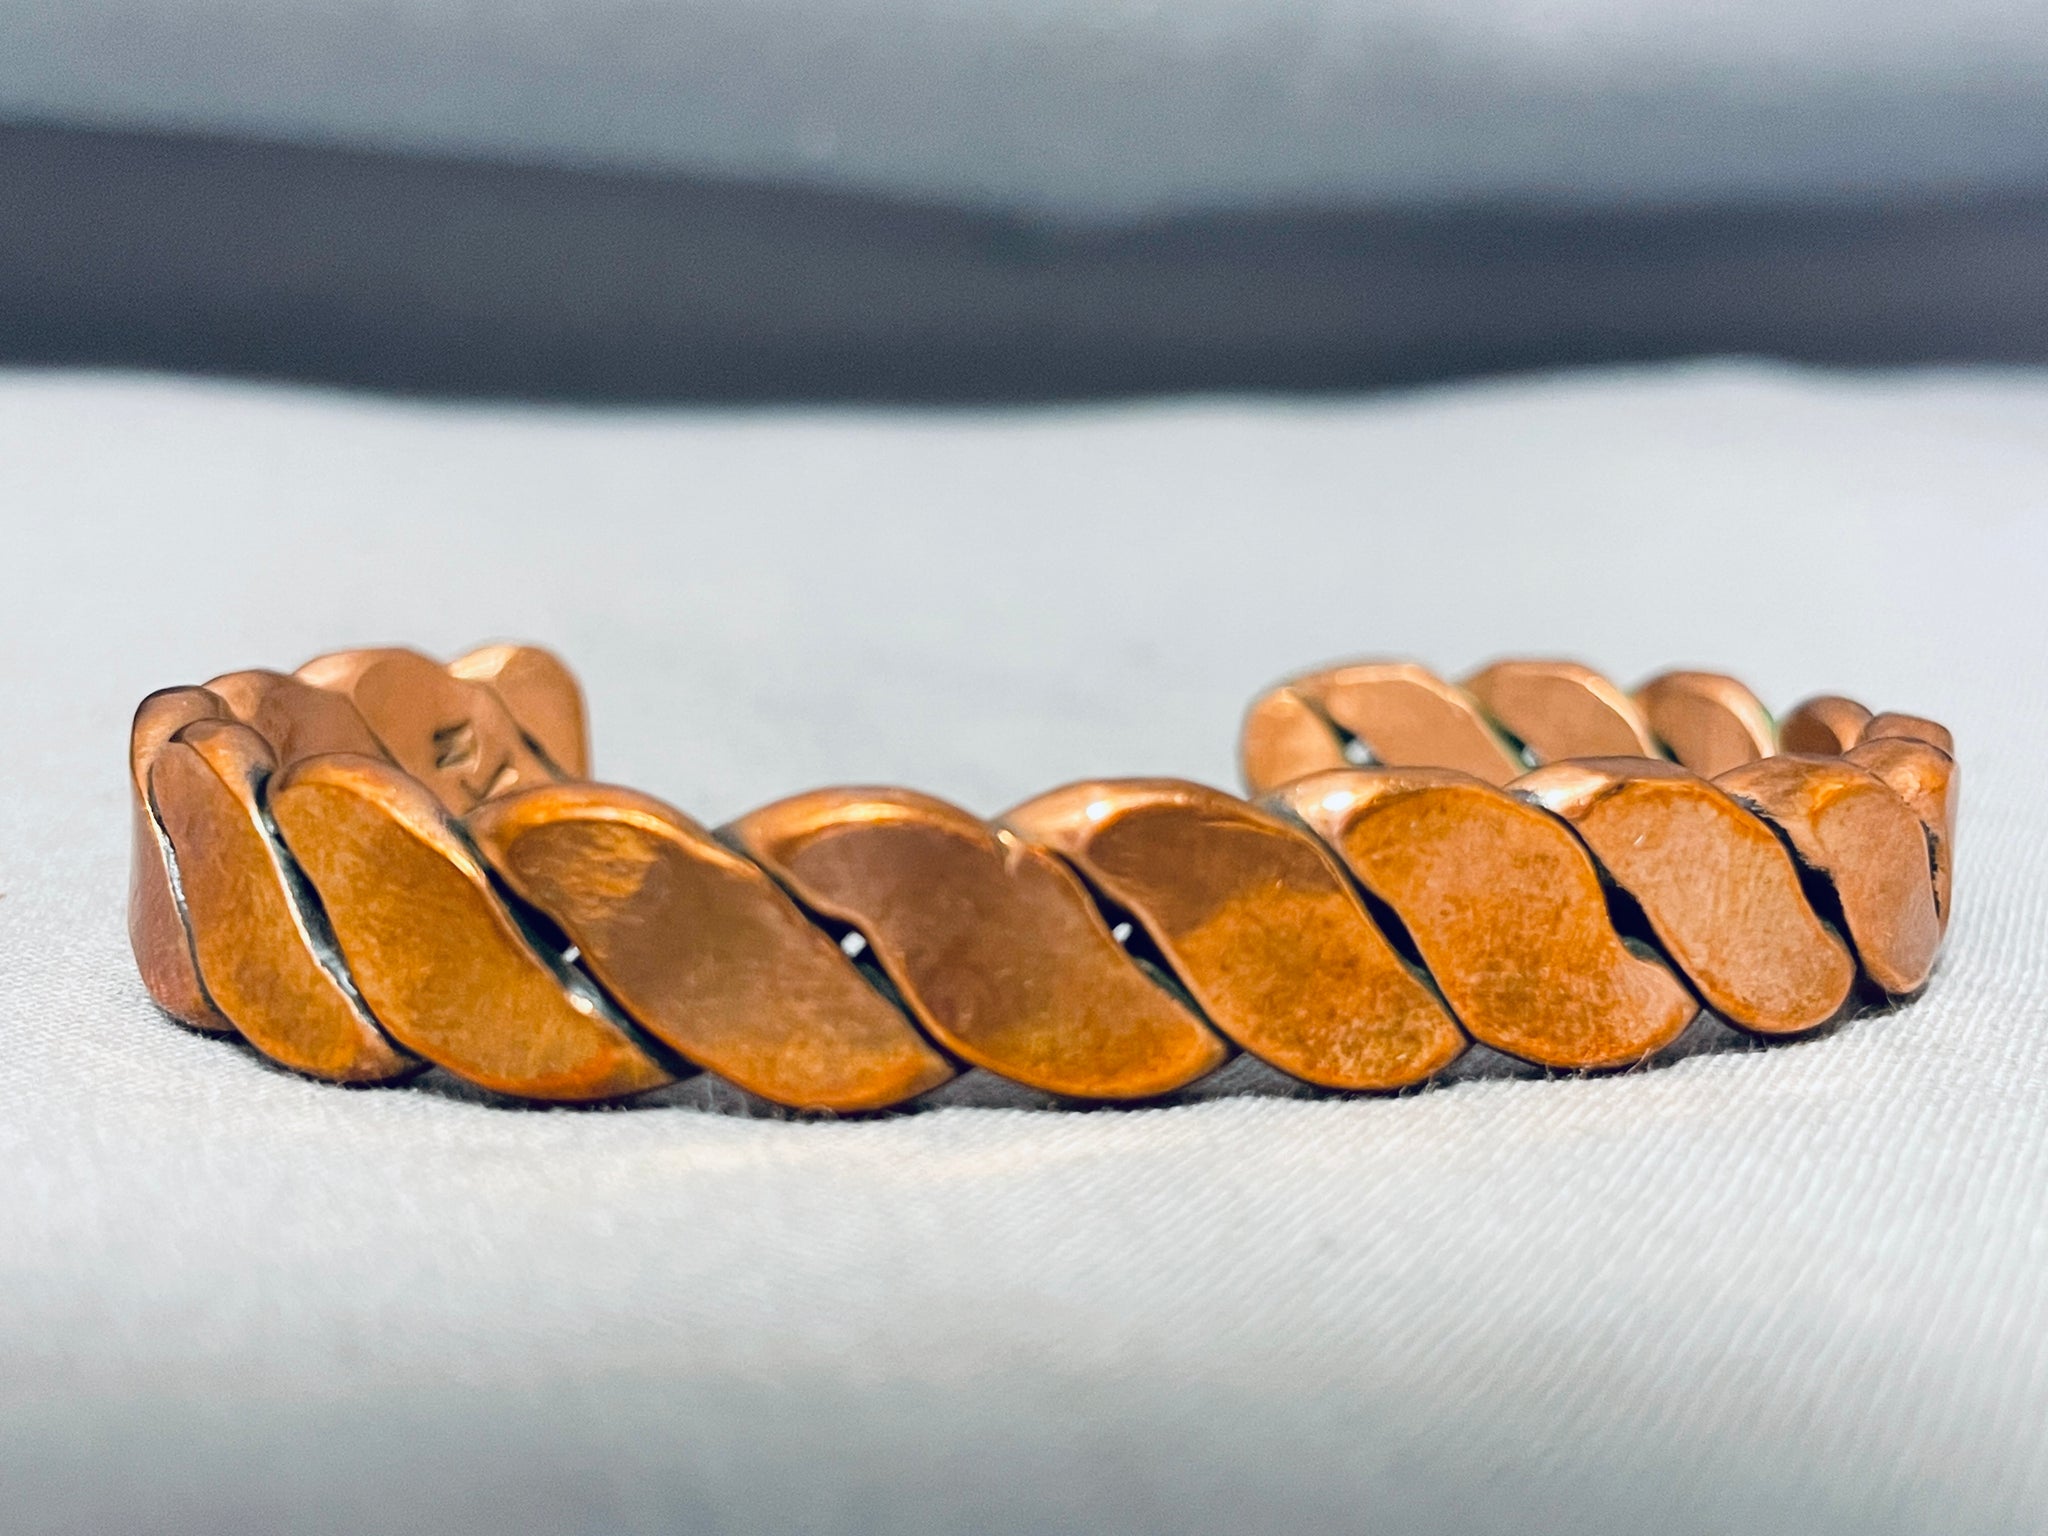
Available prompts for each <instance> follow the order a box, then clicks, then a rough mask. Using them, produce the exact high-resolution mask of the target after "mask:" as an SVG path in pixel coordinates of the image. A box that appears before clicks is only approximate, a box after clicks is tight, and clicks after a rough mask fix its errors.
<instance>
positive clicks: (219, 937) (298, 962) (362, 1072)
mask: <svg viewBox="0 0 2048 1536" xmlns="http://www.w3.org/2000/svg"><path fill="white" fill-rule="evenodd" d="M274 762H275V759H274V758H273V756H272V754H271V751H270V748H269V746H268V745H267V744H266V743H265V742H264V740H263V738H262V737H261V736H258V735H257V734H256V733H255V732H254V731H253V730H251V729H250V728H249V727H248V726H246V725H242V724H239V723H238V722H234V721H228V720H200V721H195V722H194V723H193V724H191V725H188V726H186V727H185V728H184V729H183V730H181V731H180V732H179V733H178V734H177V736H175V737H174V738H173V739H172V740H171V741H169V742H167V743H166V744H165V745H164V747H163V749H162V750H161V751H160V752H158V753H157V757H156V762H155V764H154V765H153V766H152V767H151V769H150V776H149V782H150V793H151V795H152V797H153V798H154V799H155V802H156V806H157V811H158V814H159V815H160V816H161V817H162V819H163V825H164V830H165V831H166V832H168V833H169V834H170V837H171V841H172V843H173V844H174V845H175V846H176V847H178V848H180V849H182V850H184V851H183V853H182V854H181V856H180V859H179V863H178V873H179V878H180V882H181V885H182V888H183V892H184V897H185V911H186V915H187V918H188V920H189V921H190V923H191V928H192V940H193V947H194V951H195V953H196V954H197V956H198V960H199V971H200V975H201V976H203V977H204V978H205V981H206V990H207V992H208V993H209V994H210V995H211V996H212V998H213V1000H214V1002H215V1003H216V1004H218V1006H219V1007H220V1010H221V1012H222V1013H224V1014H226V1015H227V1017H228V1018H229V1019H230V1020H231V1021H232V1022H233V1023H234V1026H235V1028H236V1029H238V1030H240V1031H241V1033H242V1036H243V1038H245V1039H246V1040H248V1042H249V1043H250V1044H251V1045H253V1046H255V1047H256V1048H257V1049H258V1050H260V1051H262V1052H263V1053H264V1054H265V1055H266V1056H269V1057H270V1058H271V1059H272V1060H274V1061H279V1062H282V1063H283V1064H284V1065H285V1066H288V1067H291V1068H293V1069H294V1070H296V1071H300V1072H305V1073H309V1074H311V1075H312V1076H314V1077H324V1078H329V1079H331V1080H333V1081H335V1082H344V1083H364V1082H385V1081H388V1080H390V1079H392V1078H395V1077H400V1076H403V1075H405V1074H406V1073H408V1072H410V1071H413V1070H416V1069H417V1067H418V1065H419V1064H418V1062H417V1061H416V1060H415V1058H413V1057H412V1056H410V1055H408V1054H407V1053H406V1052H404V1051H401V1050H399V1049H398V1048H397V1047H396V1046H394V1045H393V1044H392V1043H391V1041H390V1040H388V1039H387V1038H386V1037H385V1035H384V1032H383V1031H382V1030H380V1029H379V1028H378V1027H377V1024H376V1021H375V1020H373V1019H372V1018H371V1017H370V1015H369V1013H368V1011H367V1010H366V1009H365V1008H364V1006H363V1003H362V1000H361V999H360V998H359V997H357V996H356V995H355V988H354V985H353V983H352V982H350V981H349V980H348V979H347V976H346V973H345V972H344V971H342V969H341V966H340V963H339V960H338V958H337V959H336V960H335V961H333V962H332V963H330V962H329V961H328V959H327V954H328V953H329V952H330V950H331V942H330V941H329V940H328V939H327V935H326V923H325V919H324V918H323V917H322V916H321V914H320V910H319V907H318V905H317V903H315V902H313V901H311V900H310V899H309V895H310V893H309V890H308V888H307V887H306V885H305V882H304V880H303V879H302V878H301V877H300V875H299V874H298V871H297V868H296V866H295V865H294V864H293V863H292V861H291V859H290V857H289V856H288V855H287V854H286V853H285V852H284V850H283V849H282V848H281V847H280V846H279V845H278V842H277V837H276V834H275V832H274V831H272V830H271V828H270V826H269V823H268V818H267V816H266V814H265V809H264V793H263V792H264V784H265V781H266V780H267V779H268V778H269V777H270V774H271V771H272V768H273V766H274Z"/></svg>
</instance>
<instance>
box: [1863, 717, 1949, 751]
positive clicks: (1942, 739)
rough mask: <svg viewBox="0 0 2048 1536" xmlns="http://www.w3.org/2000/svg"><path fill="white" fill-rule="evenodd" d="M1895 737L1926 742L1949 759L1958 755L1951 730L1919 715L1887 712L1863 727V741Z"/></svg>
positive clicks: (1870, 720) (1871, 719) (1872, 718)
mask: <svg viewBox="0 0 2048 1536" xmlns="http://www.w3.org/2000/svg"><path fill="white" fill-rule="evenodd" d="M1893 736H1904V737H1906V738H1908V739H1909V740H1912V741H1924V742H1926V743H1927V744H1928V745H1929V746H1930V747H1936V748H1939V749H1940V750H1941V751H1942V752H1944V753H1946V754H1947V755H1948V756H1949V757H1951V758H1953V757H1954V756H1955V755H1956V739H1955V737H1954V736H1952V735H1951V734H1949V728H1948V727H1947V726H1945V725H1940V724H1937V723H1936V722H1935V721H1932V720H1927V719H1923V718H1922V717H1921V716H1919V715H1902V714H1900V713H1898V712H1897V711H1896V710H1886V711H1885V712H1884V713H1883V714H1881V715H1872V716H1871V717H1870V719H1869V721H1868V723H1866V724H1865V725H1864V727H1863V735H1862V737H1861V738H1860V740H1861V741H1880V740H1884V739H1886V738H1889V737H1893Z"/></svg>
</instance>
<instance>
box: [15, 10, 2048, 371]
mask: <svg viewBox="0 0 2048 1536" xmlns="http://www.w3.org/2000/svg"><path fill="white" fill-rule="evenodd" d="M1701 353H1745V354H1755V355H1764V356H1773V357H1781V358H1790V359H1798V360H1805V361H1817V362H1829V363H1845V364H1885V363H1902V362H1930V361H1956V360H1990V361H2014V362H2017V361H2039V360H2041V359H2043V358H2048V26H2043V25H2042V24H2041V15H2040V12H2039V8H2038V6H2037V5H2035V4H2031V3H2029V4H2001V3H1996V0H1961V3H1959V4H1951V5H1947V6H1944V7H1924V6H1921V7H1907V6H1905V5H1902V4H1897V3H1894V0H1877V3H1874V4H1853V3H1848V0H1785V3H1780V4H1763V3H1757V0H1731V3H1729V4H1725V5H1716V6H1712V7H1699V6H1689V7H1681V6H1676V5H1670V4H1657V3H1653V0H1552V3H1548V4H1537V3H1533V0H1472V3H1467V4H1462V5H1456V6H1454V5H1452V4H1450V3H1449V0H1363V3H1350V4H1339V3H1335V0H1327V3H1317V0H1294V3H1289V0H1184V3H1182V4H1179V5H1151V4H1127V5H1121V6H1110V5H1103V4H1097V5H1079V4H1062V3H1057V0H914V3H913V0H840V3H827V0H781V3H751V0H703V3H696V4H687V5H686V4H683V3H680V0H671V3H636V0H587V3H580V4H579V3H576V0H482V3H476V4H458V3H455V0H333V3H330V4H327V5H323V6H321V7H320V8H319V9H318V10H317V11H316V10H312V9H309V8H307V7H305V6H295V5H291V4H286V3H282V0H267V3H265V0H239V3H238V0H4V3H0V361H5V362H37V363H67V364H68V363H87V364H108V365H123V366H145V367H165V368H176V369H188V370H196V371H202V372H227V373H235V374H248V375H258V376H270V377H286V378H299V379H308V380H316V381H323V382H336V383H343V384H350V385H359V386H370V387H376V388H387V389H395V390H404V391H416V392H434V393H441V392H452V393H462V394H477V395H496V396H526V397H545V398H570V399H627V400H661V399H677V400H802V399H874V400H917V401H951V400H1015V399H1038V398H1061V397H1077V396H1094V395H1105V394H1119V393H1128V392H1149V391H1184V390H1200V389H1246V388H1251V389H1349V388H1358V387H1371V386H1377V385H1387V384H1402V383H1411V382H1417V381H1424V380H1434V379H1443V378H1450V377H1457V376H1463V375H1470V374H1476V373H1488V372H1497V371H1504V370H1514V369H1525V368H1535V367H1551V366H1557V365H1561V364H1573V363H1588V362H1603V361H1617V360H1640V359H1650V358H1662V357H1672V356H1684V355H1692V354H1701Z"/></svg>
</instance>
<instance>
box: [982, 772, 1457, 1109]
mask: <svg viewBox="0 0 2048 1536" xmlns="http://www.w3.org/2000/svg"><path fill="white" fill-rule="evenodd" d="M1002 820H1003V822H1004V823H1005V824H1006V825H1008V826H1009V827H1011V828H1012V829H1014V830H1015V831H1017V832H1019V833H1021V834H1022V835H1023V836H1025V837H1028V838H1030V839H1032V840H1033V841H1034V842H1037V843H1040V844H1043V845H1044V846H1046V847H1049V848H1051V849H1053V850H1055V851H1056V852H1058V853H1059V854H1060V855H1061V856H1062V857H1064V858H1066V859H1068V860H1070V861H1071V862H1072V863H1074V864H1075V865H1076V866H1077V867H1078V868H1079V869H1080V870H1081V872H1082V874H1083V875H1084V876H1085V877H1086V878H1087V880H1088V882H1089V884H1091V885H1092V886H1094V887H1095V888H1096V889H1097V890H1100V891H1102V892H1103V893H1104V894H1105V895H1107V896H1108V897H1109V899H1110V900H1111V901H1113V902H1115V903H1116V904H1117V905H1118V906H1120V907H1122V908H1124V909H1125V910H1126V911H1128V912H1129V913H1130V914H1131V916H1132V918H1133V919H1134V920H1135V921H1137V922H1138V923H1139V924H1140V925H1141V926H1142V927H1143V928H1144V930H1145V932H1146V934H1147V935H1148V936H1149V937H1150V938H1151V940H1152V942H1153V943H1154V945H1156V946H1157V948H1158V951H1159V953H1160V954H1161V955H1162V956H1163V957H1164V958H1165V960H1166V961H1167V963H1168V964H1169V965H1170V966H1171V967H1172V968H1173V971H1174V973H1175V975H1176V976H1177V978H1178V979H1179V980H1180V982H1181V984H1182V985H1183V986H1185V987H1186V988H1187V990H1188V991H1189V993H1190V994H1192V995H1193V997H1194V998H1195V1000H1196V1001H1197V1002H1198V1003H1200V1004H1201V1006H1202V1009H1203V1011H1204V1012H1205V1013H1206V1014H1207V1015H1208V1017H1209V1019H1210V1020H1211V1022H1213V1023H1214V1024H1215V1025H1216V1027H1217V1028H1218V1029H1221V1030H1222V1031H1223V1032H1224V1033H1225V1034H1226V1035H1228V1036H1230V1038H1231V1039H1232V1040H1234V1041H1236V1042H1237V1044H1239V1045H1241V1046H1243V1047H1244V1048H1245V1049H1246V1050H1248V1051H1251V1052H1252V1053H1253V1054H1255V1055H1257V1056H1260V1057H1262V1058H1264V1059H1265V1060H1267V1061H1269V1062H1271V1063H1272V1064H1273V1065H1274V1066H1276V1067H1278V1068H1280V1070H1281V1071H1283V1072H1287V1073H1290V1074H1292V1075H1293V1076H1295V1077H1299V1078H1302V1079H1304V1080H1305V1081H1307V1082H1311V1083H1318V1084H1321V1085H1322V1086H1324V1087H1327V1088H1346V1089H1387V1088H1400V1087H1405V1086H1407V1085H1408V1084H1410V1083H1417V1082H1421V1081H1422V1080H1423V1079H1425V1078H1427V1077H1428V1076H1430V1075H1431V1074H1432V1073H1434V1072H1436V1071H1439V1070H1440V1069H1442V1068H1443V1067H1445V1066H1447V1065H1449V1064H1450V1063H1451V1062H1452V1061H1454V1060H1455V1059H1456V1058H1457V1057H1458V1056H1459V1054H1460V1053H1462V1052H1463V1051H1464V1049H1465V1044H1466V1041H1465V1035H1464V1032H1463V1031H1462V1030H1460V1029H1459V1028H1458V1026H1457V1024H1456V1022H1455V1021H1454V1020H1453V1019H1452V1018H1451V1017H1450V1015H1449V1013H1447V1012H1446V1011H1445V1009H1444V1006H1443V1004H1442V1003H1441V1001H1439V1000H1438V998H1437V996H1436V994H1435V993H1433V992H1432V991H1431V990H1430V989H1429V987H1428V985H1427V984H1426V983H1424V982H1423V981H1422V980H1421V979H1419V978H1418V977H1417V976H1416V975H1415V973H1414V972H1413V971H1411V970H1410V969H1409V967H1408V966H1407V965H1406V964H1405V963H1404V962H1403V961H1402V959H1401V958H1400V956H1399V955H1397V954H1396V953H1395V951H1394V948H1393V946H1392V945H1390V944H1389V943H1388V942H1387V940H1386V938H1385V937H1384V936H1383V935H1382V934H1381V933H1380V931H1379V929H1378V928H1377V927H1376V926H1375V925H1374V924H1373V921H1372V919H1371V917H1369V916H1368V915H1367V913H1366V910H1365V906H1364V903H1363V902H1361V901H1360V900H1359V898H1358V895H1357V893H1356V891H1355V890H1354V889H1353V888H1352V885H1351V882H1350V880H1349V879H1348V878H1347V877H1346V876H1345V874H1344V872H1343V870H1342V868H1341V867H1340V866H1339V865H1338V864H1337V862H1336V860H1335V859H1333V858H1332V857H1331V855H1330V853H1329V850H1327V849H1326V848H1324V847H1323V846H1322V844H1320V843H1318V842H1316V840H1315V839H1314V838H1312V837H1309V836H1308V835H1307V834H1306V833H1305V832H1303V831H1302V830H1301V829H1300V828H1299V827H1298V826H1295V825H1293V824H1291V823H1289V822H1287V821H1284V820H1282V819H1281V818H1279V817H1277V816H1274V815H1271V814H1270V813H1268V812H1265V811H1261V810H1259V809H1258V808H1257V807H1255V806H1251V805H1247V804H1246V803H1245V802H1244V801H1242V800H1239V799H1237V798H1236V797H1235V796H1232V795H1226V794H1224V793H1223V792H1221V791H1220V790H1214V789H1209V788H1207V787H1205V786H1203V785H1199V784H1190V783H1187V782H1185V781H1182V780H1177V779H1122V780H1104V781H1097V782H1091V783H1083V784H1073V785H1069V786H1068V787H1066V788H1065V789H1059V790H1054V791H1052V792H1051V793H1049V794H1045V795H1040V796H1039V797H1038V798H1037V799H1034V800H1029V801H1027V802H1025V803H1024V804H1023V805H1020V806H1018V807H1017V808H1016V809H1015V810H1012V811H1010V812H1009V813H1007V814H1006V815H1005V816H1004V817H1003V818H1002Z"/></svg>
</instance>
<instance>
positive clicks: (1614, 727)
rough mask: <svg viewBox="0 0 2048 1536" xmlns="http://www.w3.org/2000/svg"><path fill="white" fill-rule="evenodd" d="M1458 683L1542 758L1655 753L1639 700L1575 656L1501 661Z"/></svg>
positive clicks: (1488, 712) (1541, 760) (1547, 761)
mask: <svg viewBox="0 0 2048 1536" xmlns="http://www.w3.org/2000/svg"><path fill="white" fill-rule="evenodd" d="M1460 686H1462V687H1463V688H1464V690H1465V691H1466V692H1467V693H1469V694H1471V695H1472V697H1473V698H1475V699H1477V700H1478V701H1479V707H1480V708H1481V709H1482V710H1484V711H1485V712H1486V713H1487V714H1488V715H1490V716H1492V717H1493V719H1494V720H1496V721H1498V722H1499V723H1500V724H1501V725H1502V726H1504V727H1506V729H1507V730H1508V732H1509V734H1511V735H1512V736H1514V737H1515V738H1516V739H1517V740H1518V741H1520V742H1521V743H1522V744H1523V745H1524V746H1525V747H1527V748H1528V749H1529V752H1530V754H1531V755H1532V756H1534V757H1535V759H1536V761H1537V762H1539V763H1554V762H1556V761H1557V760H1558V759H1559V758H1565V757H1609V756H1615V755H1623V756H1641V757H1654V756H1655V755H1656V753H1657V745H1656V743H1655V742H1654V741H1652V740H1651V739H1650V727H1649V723H1648V722H1647V721H1645V720H1644V719H1643V716H1642V712H1641V711H1640V710H1638V709H1637V708H1636V706H1635V701H1634V700H1633V699H1631V698H1630V697H1629V696H1628V695H1627V694H1625V693H1623V692H1622V691H1621V690H1620V689H1619V688H1617V687H1615V686H1614V684H1612V683H1610V682H1609V681H1608V680H1607V679H1606V678H1604V677H1602V676H1601V675H1600V674H1599V673H1598V672H1595V671H1594V670H1593V669H1592V668H1590V667H1582V666H1580V665H1579V664H1578V663H1577V662H1575V661H1497V662H1495V663H1494V664H1493V665H1492V666H1490V667H1486V668H1484V669H1482V670H1481V671H1478V672H1475V673H1473V674H1472V675H1471V676H1470V677H1468V678H1466V679H1465V681H1464V682H1463V684H1461V685H1460ZM1438 766H1442V767H1456V766H1458V765H1457V764H1455V763H1444V764H1440V765H1438Z"/></svg>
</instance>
